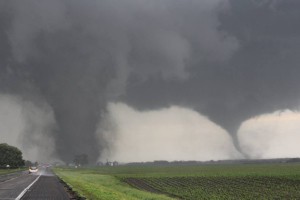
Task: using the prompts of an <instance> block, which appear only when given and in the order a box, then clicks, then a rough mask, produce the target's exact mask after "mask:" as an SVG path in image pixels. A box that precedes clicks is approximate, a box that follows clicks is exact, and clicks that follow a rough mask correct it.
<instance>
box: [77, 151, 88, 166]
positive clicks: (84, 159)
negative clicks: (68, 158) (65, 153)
mask: <svg viewBox="0 0 300 200" xmlns="http://www.w3.org/2000/svg"><path fill="white" fill-rule="evenodd" d="M88 163H89V162H88V155H86V154H80V155H76V156H75V158H74V164H75V165H87V164H88Z"/></svg>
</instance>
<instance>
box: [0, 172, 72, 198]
mask: <svg viewBox="0 0 300 200" xmlns="http://www.w3.org/2000/svg"><path fill="white" fill-rule="evenodd" d="M13 199H14V200H20V199H21V200H37V199H38V200H41V199H45V200H50V199H51V200H60V199H61V200H66V199H70V196H69V195H68V193H67V192H66V191H65V189H64V187H63V185H62V184H61V183H60V182H59V180H58V178H57V177H56V176H55V175H54V174H53V173H52V171H51V169H49V168H40V169H39V172H37V173H35V174H28V172H23V173H16V174H13V175H10V176H0V200H13Z"/></svg>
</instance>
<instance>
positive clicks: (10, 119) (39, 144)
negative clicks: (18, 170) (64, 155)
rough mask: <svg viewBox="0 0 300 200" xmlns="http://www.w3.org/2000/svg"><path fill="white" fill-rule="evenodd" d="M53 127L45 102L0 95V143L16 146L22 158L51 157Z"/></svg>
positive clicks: (34, 159)
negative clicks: (38, 102)
mask: <svg viewBox="0 0 300 200" xmlns="http://www.w3.org/2000/svg"><path fill="white" fill-rule="evenodd" d="M54 127H55V120H54V117H53V112H52V111H51V109H50V108H49V107H48V106H47V105H45V104H33V103H32V102H30V101H26V100H23V99H21V98H19V97H17V96H13V95H0V132H1V139H0V143H7V144H9V145H12V146H16V147H18V148H19V149H20V150H21V151H22V153H23V157H24V159H28V160H31V161H36V160H39V161H49V160H51V159H53V158H54V157H55V156H54V150H55V144H54V141H53V138H52V137H51V134H53V132H54ZM45 159H46V160H45Z"/></svg>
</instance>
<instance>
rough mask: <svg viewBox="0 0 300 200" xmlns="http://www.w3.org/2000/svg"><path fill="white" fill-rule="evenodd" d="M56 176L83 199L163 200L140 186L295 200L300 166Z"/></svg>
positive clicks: (195, 194)
mask: <svg viewBox="0 0 300 200" xmlns="http://www.w3.org/2000/svg"><path fill="white" fill-rule="evenodd" d="M55 172H56V173H57V174H58V175H59V176H60V177H61V178H62V179H63V180H64V181H66V182H67V183H68V184H70V185H71V186H72V187H73V188H74V189H75V190H76V191H78V192H79V193H80V194H81V195H83V196H85V197H87V198H88V199H168V197H166V196H162V195H157V194H153V193H149V192H145V191H143V189H144V187H143V185H144V184H146V185H147V186H150V187H151V188H153V189H156V190H158V191H160V192H161V193H164V194H166V195H169V196H172V197H177V198H179V199H300V165H299V164H257V165H254V164H244V165H242V164H240V165H238V164H236V165H201V166H118V167H98V168H86V169H82V168H81V169H70V168H57V169H55ZM136 181H138V183H141V182H142V186H141V185H139V184H136ZM130 186H133V187H130ZM135 188H139V189H140V190H137V189H135ZM298 191H299V192H298Z"/></svg>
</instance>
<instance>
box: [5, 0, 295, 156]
mask: <svg viewBox="0 0 300 200" xmlns="http://www.w3.org/2000/svg"><path fill="white" fill-rule="evenodd" d="M0 6H1V8H0V10H1V13H0V16H1V18H0V44H1V48H0V52H1V55H0V65H1V68H0V83H1V91H2V93H14V94H18V95H22V96H24V97H26V98H28V99H31V100H32V101H46V103H47V104H49V106H50V107H51V109H53V112H54V116H55V121H56V123H57V125H56V126H57V131H55V132H54V133H53V137H54V138H55V143H56V146H57V153H58V154H59V155H60V157H61V158H63V159H65V160H68V159H69V160H70V159H71V158H72V156H73V155H74V154H78V153H88V154H89V155H90V156H91V157H92V158H93V159H96V158H97V157H98V155H99V152H100V151H101V149H102V147H101V144H103V141H101V142H100V143H99V142H98V141H97V140H96V138H95V130H96V126H97V124H98V122H99V120H101V116H102V113H103V112H105V106H106V102H107V101H112V100H123V101H125V102H126V103H128V104H131V105H133V106H134V107H137V108H140V109H148V108H157V107H161V106H166V105H172V104H179V105H185V106H188V107H192V108H194V109H196V110H197V111H199V112H201V113H204V114H206V115H207V116H209V117H210V118H211V119H212V120H214V121H215V122H216V123H218V124H220V125H222V126H223V127H224V128H226V129H227V130H229V131H230V132H232V134H234V132H235V130H236V129H237V128H238V127H239V125H240V123H241V122H242V121H243V120H245V119H247V118H249V117H252V116H255V115H257V114H260V113H264V112H268V111H273V110H278V109H284V108H294V107H296V106H298V99H299V95H300V93H299V89H298V87H297V86H298V85H299V80H300V79H299V78H298V77H299V75H300V68H299V67H298V64H297V63H299V56H298V52H299V50H300V46H299V42H300V40H299V36H298V33H299V30H300V28H299V25H298V19H299V15H300V12H299V11H298V9H296V8H300V5H298V3H297V1H296V0H293V1H239V0H232V1H229V2H228V1H225V0H205V1H196V0H187V1H179V0H164V1H149V0H125V1H116V0H103V1H100V0H99V1H96V0H90V1H79V0H72V1H60V0H53V1H38V0H26V1H2V2H1V4H0ZM36 99H38V100H36ZM27 132H28V131H27Z"/></svg>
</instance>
